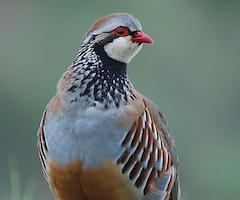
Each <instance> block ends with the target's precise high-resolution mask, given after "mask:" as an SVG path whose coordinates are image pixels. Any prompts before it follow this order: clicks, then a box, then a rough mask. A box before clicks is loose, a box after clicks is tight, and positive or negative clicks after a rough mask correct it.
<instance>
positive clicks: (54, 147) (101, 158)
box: [44, 107, 131, 168]
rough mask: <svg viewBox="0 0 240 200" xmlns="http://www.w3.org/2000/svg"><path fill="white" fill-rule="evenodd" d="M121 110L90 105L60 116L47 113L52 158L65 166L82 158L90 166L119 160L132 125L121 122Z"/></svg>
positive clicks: (85, 165)
mask: <svg viewBox="0 0 240 200" xmlns="http://www.w3.org/2000/svg"><path fill="white" fill-rule="evenodd" d="M120 109H121V108H120ZM120 109H118V110H117V109H111V110H108V111H105V112H102V111H100V110H97V109H95V108H94V107H89V108H88V109H87V110H85V111H83V110H81V111H78V112H76V113H71V111H68V112H65V113H64V114H60V115H59V116H58V117H57V118H56V116H52V115H51V113H49V114H47V116H46V121H47V123H46V124H45V127H44V129H45V133H46V134H45V137H46V140H47V143H48V146H49V147H50V149H51V150H50V151H49V157H50V158H51V159H54V160H57V161H58V162H59V163H61V164H64V165H66V164H68V163H69V162H70V161H72V160H78V159H80V160H82V161H84V164H83V167H86V168H88V167H98V166H100V165H101V164H104V163H106V162H108V161H110V160H114V159H116V158H117V156H118V155H119V154H120V153H121V146H120V143H121V141H122V139H123V137H124V135H125V134H126V132H127V131H128V130H129V129H130V126H131V125H130V124H129V126H127V125H125V127H124V126H119V125H118V123H119V122H118V121H119V120H120V118H121V113H122V112H121V111H120ZM119 111H120V112H119ZM48 118H51V119H49V120H48ZM53 118H55V119H53Z"/></svg>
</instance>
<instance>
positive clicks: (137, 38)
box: [132, 31, 153, 45]
mask: <svg viewBox="0 0 240 200" xmlns="http://www.w3.org/2000/svg"><path fill="white" fill-rule="evenodd" d="M132 41H133V42H136V43H140V44H141V43H146V44H150V45H153V40H152V38H151V37H150V36H149V35H148V34H146V33H144V32H142V31H137V32H136V33H135V34H134V36H133V38H132Z"/></svg>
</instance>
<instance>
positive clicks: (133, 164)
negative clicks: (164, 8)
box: [38, 13, 180, 200]
mask: <svg viewBox="0 0 240 200" xmlns="http://www.w3.org/2000/svg"><path fill="white" fill-rule="evenodd" d="M144 43H146V44H153V41H152V39H151V37H150V36H149V35H147V34H146V33H144V32H143V31H142V26H141V24H140V22H139V21H138V20H137V19H136V18H135V17H134V16H132V15H129V14H126V13H114V14H110V15H107V16H105V17H103V18H100V19H98V20H97V21H96V22H95V23H94V24H93V25H92V27H91V28H90V29H89V31H88V32H87V33H86V35H85V37H84V40H83V43H82V46H81V48H80V50H79V51H78V53H77V56H76V58H75V60H74V61H73V63H72V65H71V66H70V67H69V68H68V69H67V71H66V72H65V73H64V74H63V75H62V77H61V78H60V80H59V82H58V85H57V92H56V95H55V96H54V97H53V98H52V99H51V101H50V102H49V104H48V105H47V107H46V109H45V111H44V113H43V117H42V120H41V123H40V128H39V131H38V153H39V157H40V161H41V165H42V169H43V173H44V175H45V178H46V180H47V182H48V184H49V186H50V188H51V190H52V192H53V194H54V197H55V199H56V200H177V199H179V196H180V189H179V188H180V187H179V172H178V155H177V150H176V145H175V142H174V140H173V138H172V136H171V134H170V132H169V130H168V127H167V122H166V119H165V117H164V115H163V114H162V113H161V112H160V111H159V109H158V107H157V106H156V105H155V104H154V103H152V102H151V101H150V100H149V99H148V98H146V97H145V96H143V95H142V94H140V93H139V92H138V91H137V90H136V89H135V88H134V86H133V85H132V84H131V82H130V80H129V78H128V75H127V64H128V63H129V62H130V61H131V60H132V58H133V57H134V56H135V55H136V54H137V53H138V52H139V50H140V49H141V47H142V44H144Z"/></svg>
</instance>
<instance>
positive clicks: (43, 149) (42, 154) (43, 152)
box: [37, 110, 48, 181]
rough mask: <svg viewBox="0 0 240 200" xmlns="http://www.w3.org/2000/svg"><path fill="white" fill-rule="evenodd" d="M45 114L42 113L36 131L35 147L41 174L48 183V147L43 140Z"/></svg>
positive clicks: (45, 112)
mask: <svg viewBox="0 0 240 200" xmlns="http://www.w3.org/2000/svg"><path fill="white" fill-rule="evenodd" d="M46 114H47V110H45V111H44V113H43V116H42V119H41V122H40V127H39V130H38V140H37V147H38V155H39V158H40V162H41V165H42V171H43V174H44V176H45V178H46V180H47V181H48V175H47V153H48V147H47V142H46V139H45V127H44V126H45V120H46Z"/></svg>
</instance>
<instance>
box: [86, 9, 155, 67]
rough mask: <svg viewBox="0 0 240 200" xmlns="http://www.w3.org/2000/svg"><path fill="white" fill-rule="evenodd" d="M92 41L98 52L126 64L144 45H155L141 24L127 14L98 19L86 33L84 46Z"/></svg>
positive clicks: (115, 14) (116, 14)
mask: <svg viewBox="0 0 240 200" xmlns="http://www.w3.org/2000/svg"><path fill="white" fill-rule="evenodd" d="M90 41H91V42H93V43H94V44H95V47H96V49H97V50H98V51H100V52H103V53H105V54H107V56H108V57H110V58H112V59H114V60H116V61H119V62H122V63H126V64H127V63H129V62H130V61H131V60H132V58H133V57H134V56H135V55H136V54H137V53H138V52H139V50H140V49H141V47H142V44H143V43H146V44H153V40H152V38H151V37H150V36H149V35H147V34H146V33H144V32H143V31H142V26H141V24H140V22H139V21H138V20H137V19H136V18H135V17H134V16H132V15H129V14H126V13H114V14H110V15H107V16H105V17H103V18H100V19H98V20H97V21H96V22H95V23H94V24H93V25H92V26H91V28H90V29H89V31H88V32H87V33H86V35H85V38H84V42H83V44H87V43H89V42H90Z"/></svg>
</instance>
